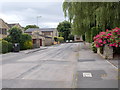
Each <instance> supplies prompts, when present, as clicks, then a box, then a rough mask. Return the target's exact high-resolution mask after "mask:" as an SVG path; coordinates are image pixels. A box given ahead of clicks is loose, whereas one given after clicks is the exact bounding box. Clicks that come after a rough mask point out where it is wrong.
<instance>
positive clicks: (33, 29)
mask: <svg viewBox="0 0 120 90" xmlns="http://www.w3.org/2000/svg"><path fill="white" fill-rule="evenodd" d="M39 30H40V29H39V28H28V29H27V30H26V31H25V32H33V31H39Z"/></svg>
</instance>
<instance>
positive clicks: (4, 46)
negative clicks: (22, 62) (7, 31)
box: [0, 40, 12, 54]
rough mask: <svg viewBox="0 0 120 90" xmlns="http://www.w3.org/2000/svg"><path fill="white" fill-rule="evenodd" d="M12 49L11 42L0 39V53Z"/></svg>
mask: <svg viewBox="0 0 120 90" xmlns="http://www.w3.org/2000/svg"><path fill="white" fill-rule="evenodd" d="M11 51H12V43H10V42H7V41H5V40H0V53H3V54H4V53H7V52H11Z"/></svg>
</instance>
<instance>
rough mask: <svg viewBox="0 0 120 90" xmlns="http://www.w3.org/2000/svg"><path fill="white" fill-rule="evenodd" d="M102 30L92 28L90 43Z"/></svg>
mask: <svg viewBox="0 0 120 90" xmlns="http://www.w3.org/2000/svg"><path fill="white" fill-rule="evenodd" d="M101 31H102V30H101V28H99V27H92V28H91V37H90V38H91V42H93V38H94V37H95V36H96V35H97V34H99V32H101Z"/></svg>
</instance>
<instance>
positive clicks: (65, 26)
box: [57, 21, 71, 41]
mask: <svg viewBox="0 0 120 90" xmlns="http://www.w3.org/2000/svg"><path fill="white" fill-rule="evenodd" d="M57 30H58V32H59V35H60V37H64V40H65V41H66V40H67V39H68V36H69V34H70V33H71V23H70V22H68V21H63V22H60V23H59V25H58V26H57Z"/></svg>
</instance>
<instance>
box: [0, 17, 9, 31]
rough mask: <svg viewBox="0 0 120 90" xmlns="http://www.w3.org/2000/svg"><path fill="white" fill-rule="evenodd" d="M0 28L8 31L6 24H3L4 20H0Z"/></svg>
mask: <svg viewBox="0 0 120 90" xmlns="http://www.w3.org/2000/svg"><path fill="white" fill-rule="evenodd" d="M0 28H6V29H9V27H8V25H7V23H6V22H4V20H3V19H1V18H0Z"/></svg>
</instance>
